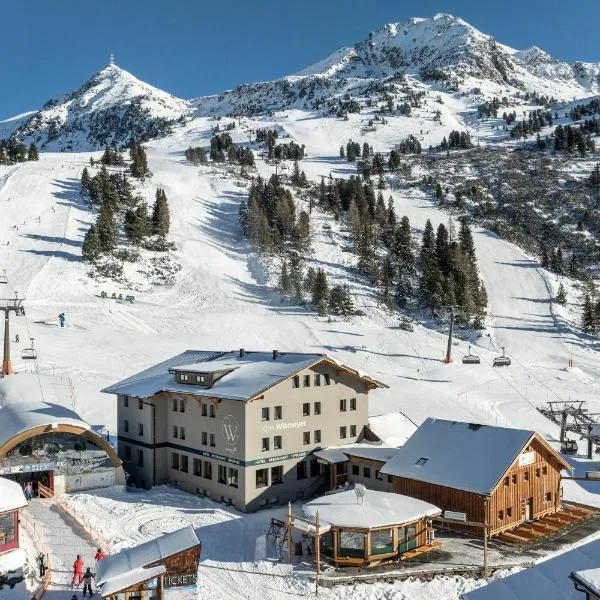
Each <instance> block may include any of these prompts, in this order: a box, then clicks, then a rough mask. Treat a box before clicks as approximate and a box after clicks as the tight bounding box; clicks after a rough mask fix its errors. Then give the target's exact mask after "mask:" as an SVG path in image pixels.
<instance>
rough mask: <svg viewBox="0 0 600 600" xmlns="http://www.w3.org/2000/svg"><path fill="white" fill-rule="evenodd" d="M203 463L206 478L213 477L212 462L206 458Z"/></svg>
mask: <svg viewBox="0 0 600 600" xmlns="http://www.w3.org/2000/svg"><path fill="white" fill-rule="evenodd" d="M202 465H203V467H204V473H203V477H204V479H212V463H211V462H209V461H208V460H205V461H204V462H203V463H202Z"/></svg>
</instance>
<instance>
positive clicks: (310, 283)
mask: <svg viewBox="0 0 600 600" xmlns="http://www.w3.org/2000/svg"><path fill="white" fill-rule="evenodd" d="M316 276H317V272H316V271H315V270H314V268H313V267H308V269H307V270H306V276H305V277H304V282H303V286H304V291H305V292H306V293H307V294H311V295H312V290H313V287H314V285H315V279H316Z"/></svg>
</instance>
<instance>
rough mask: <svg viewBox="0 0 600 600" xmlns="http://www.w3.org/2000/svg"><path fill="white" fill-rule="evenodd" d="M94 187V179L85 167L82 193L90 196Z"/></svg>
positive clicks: (82, 176)
mask: <svg viewBox="0 0 600 600" xmlns="http://www.w3.org/2000/svg"><path fill="white" fill-rule="evenodd" d="M91 187H92V178H91V177H90V174H89V172H88V170H87V167H83V172H82V173H81V193H82V194H89V193H90V191H91Z"/></svg>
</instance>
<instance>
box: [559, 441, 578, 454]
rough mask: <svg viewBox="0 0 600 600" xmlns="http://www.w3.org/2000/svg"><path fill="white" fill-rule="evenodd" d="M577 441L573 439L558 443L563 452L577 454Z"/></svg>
mask: <svg viewBox="0 0 600 600" xmlns="http://www.w3.org/2000/svg"><path fill="white" fill-rule="evenodd" d="M577 450H578V447H577V442H576V441H575V440H564V441H563V442H562V444H561V445H560V451H561V452H562V453H563V454H577Z"/></svg>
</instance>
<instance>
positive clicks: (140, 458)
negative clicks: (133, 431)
mask: <svg viewBox="0 0 600 600" xmlns="http://www.w3.org/2000/svg"><path fill="white" fill-rule="evenodd" d="M136 465H137V466H138V467H143V466H144V451H143V450H138V451H137V462H136Z"/></svg>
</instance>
